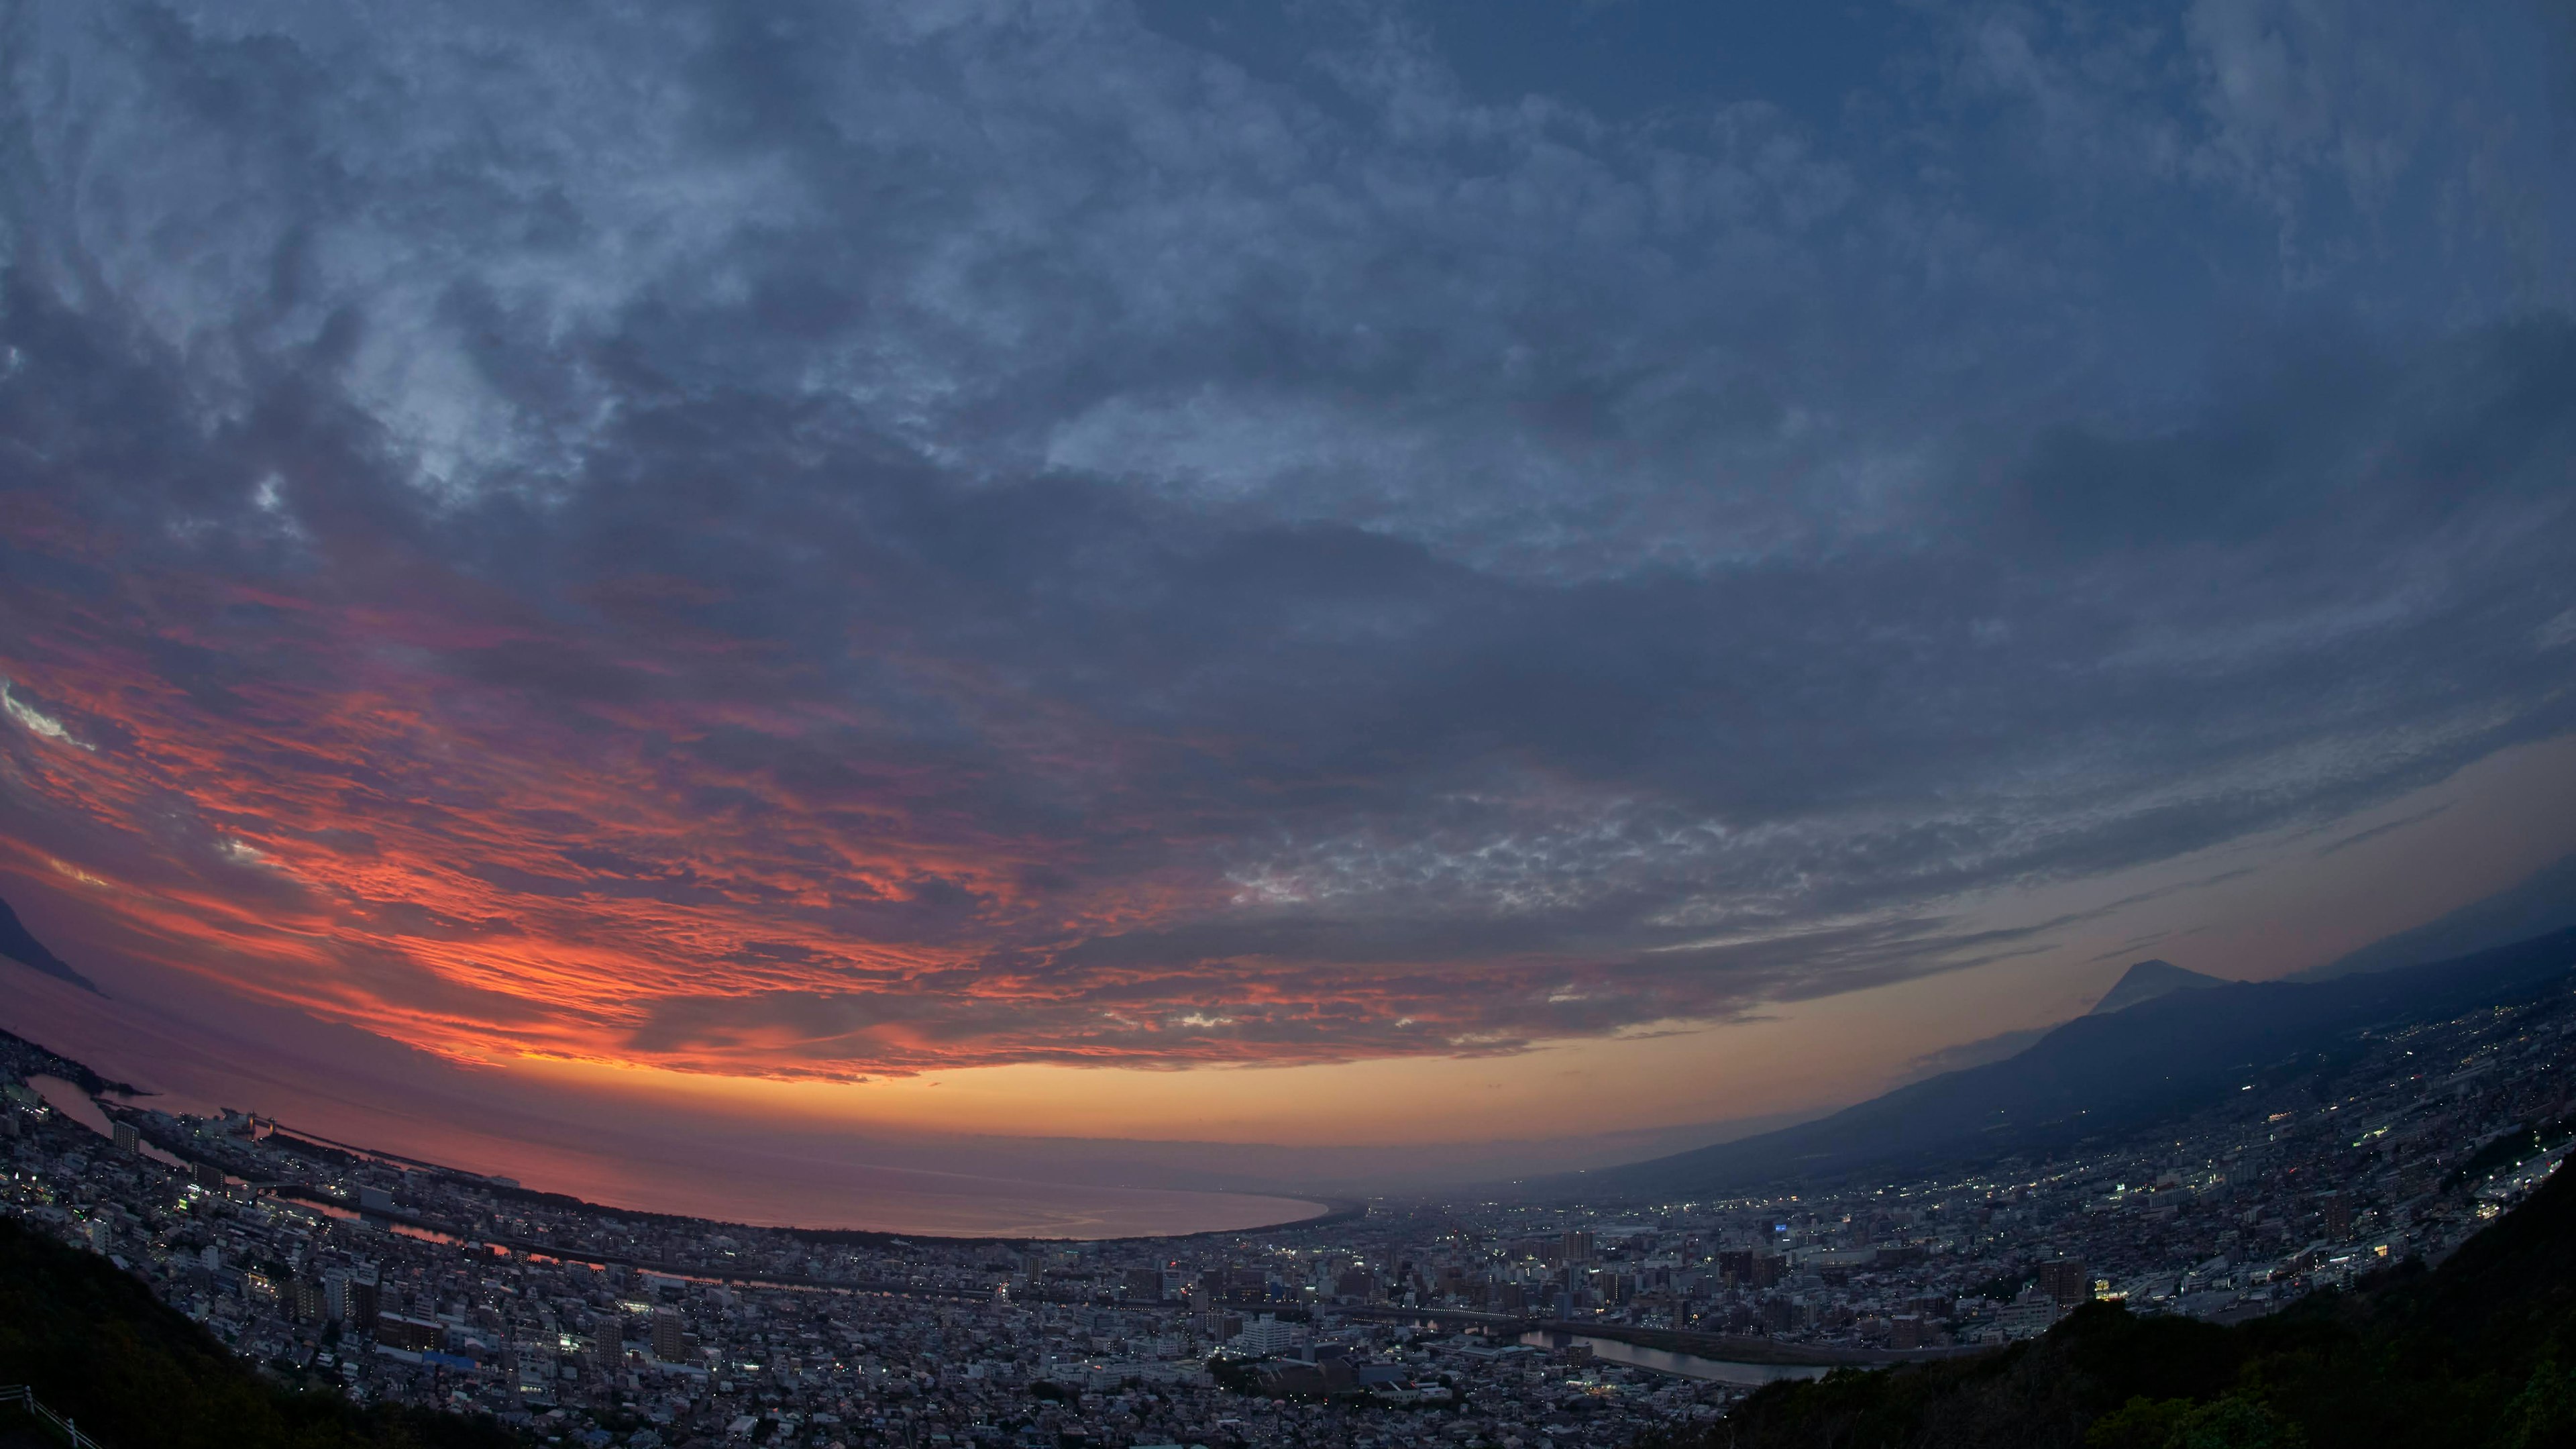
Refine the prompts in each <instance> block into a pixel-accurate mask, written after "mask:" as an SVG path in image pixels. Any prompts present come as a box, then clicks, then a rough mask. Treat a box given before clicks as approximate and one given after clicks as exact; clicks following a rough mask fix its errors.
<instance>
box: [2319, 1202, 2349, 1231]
mask: <svg viewBox="0 0 2576 1449" xmlns="http://www.w3.org/2000/svg"><path fill="white" fill-rule="evenodd" d="M2321 1207H2322V1209H2323V1211H2324V1213H2325V1219H2326V1236H2327V1237H2329V1238H2332V1239H2334V1240H2336V1241H2337V1242H2341V1241H2342V1240H2343V1239H2345V1238H2349V1237H2351V1236H2352V1199H2351V1198H2348V1197H2346V1196H2344V1195H2343V1194H2342V1193H2339V1192H2330V1193H2327V1194H2326V1199H2325V1202H2324V1203H2323V1204H2321Z"/></svg>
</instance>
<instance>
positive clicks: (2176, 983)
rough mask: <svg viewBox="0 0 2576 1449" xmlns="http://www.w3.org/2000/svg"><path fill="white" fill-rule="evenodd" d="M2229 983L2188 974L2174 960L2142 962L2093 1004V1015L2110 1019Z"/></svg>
mask: <svg viewBox="0 0 2576 1449" xmlns="http://www.w3.org/2000/svg"><path fill="white" fill-rule="evenodd" d="M2226 984H2227V982H2226V981H2225V980H2224V979H2223V978H2220V977H2216V976H2203V975H2201V974H2200V973H2199V972H2197V971H2186V970H2184V969H2183V968H2181V967H2180V966H2176V965H2175V964H2174V963H2172V962H2171V961H2141V962H2139V963H2138V964H2137V965H2135V966H2132V967H2130V968H2129V969H2128V972H2127V974H2125V975H2123V976H2122V977H2121V978H2120V979H2119V980H2118V981H2117V982H2116V983H2114V984H2113V985H2112V987H2111V990H2110V992H2109V993H2108V994H2106V995H2105V996H2103V998H2102V999H2101V1000H2100V1001H2097V1002H2095V1003H2093V1011H2092V1014H2093V1015H2095V1016H2108V1015H2110V1014H2111V1013H2112V1012H2115V1011H2126V1010H2128V1009H2129V1008H2130V1007H2132V1006H2135V1005H2137V1004H2138V1003H2139V1002H2141V1001H2153V1000H2155V999H2156V998H2157V997H2159V996H2171V995H2172V994H2174V993H2175V992H2177V991H2204V990H2207V989H2208V988H2210V987H2212V986H2225V985H2226Z"/></svg>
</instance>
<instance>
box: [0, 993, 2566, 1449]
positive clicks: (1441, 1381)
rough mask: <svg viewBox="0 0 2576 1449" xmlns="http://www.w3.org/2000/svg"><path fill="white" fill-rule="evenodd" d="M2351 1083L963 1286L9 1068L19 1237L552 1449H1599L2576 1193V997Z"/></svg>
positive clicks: (2275, 1301)
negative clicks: (2079, 1135) (2108, 1143)
mask: <svg viewBox="0 0 2576 1449" xmlns="http://www.w3.org/2000/svg"><path fill="white" fill-rule="evenodd" d="M2361 1048H2362V1049H2361V1050H2360V1052H2359V1053H2358V1054H2357V1055H2356V1056H2354V1057H2352V1058H2350V1059H2348V1060H2345V1061H2341V1062H2338V1063H2336V1064H2335V1065H2334V1067H2333V1069H2332V1070H2331V1071H2327V1072H2322V1073H2316V1074H2310V1075H2306V1076H2301V1077H2296V1078H2293V1079H2290V1080H2287V1081H2278V1082H2273V1083H2269V1084H2267V1085H2266V1086H2265V1087H2264V1089H2262V1090H2260V1091H2257V1090H2255V1089H2254V1088H2252V1087H2250V1086H2249V1087H2248V1088H2247V1089H2246V1090H2245V1091H2244V1092H2242V1093H2239V1094H2237V1098H2236V1099H2235V1100H2230V1101H2228V1102H2227V1103H2226V1104H2225V1105H2224V1107H2223V1108H2220V1109H2218V1110H2211V1111H2204V1112H2200V1113H2196V1114H2194V1115H2192V1116H2190V1117H2188V1118H2186V1119H2183V1120H2181V1121H2178V1122H2174V1123H2171V1124H2167V1125H2165V1126H2163V1127H2161V1128H2160V1129H2159V1130H2157V1131H2156V1132H2155V1133H2154V1135H2153V1136H2152V1137H2151V1138H2138V1139H2134V1140H2130V1141H2125V1142H2122V1143H2119V1144H2118V1145H2117V1146H2115V1147H2109V1148H2105V1149H2101V1150H2096V1151H2092V1152H2088V1153H2084V1154H2082V1155H2069V1156H2067V1157H2064V1158H2062V1159H2052V1160H2048V1161H2041V1162H2033V1161H2027V1160H2014V1161H2006V1162H2000V1163H1994V1164H1988V1165H1985V1166H1984V1167H1982V1168H1981V1169H1979V1170H1977V1171H1974V1172H1963V1173H1961V1174H1959V1175H1955V1176H1948V1177H1936V1178H1926V1179H1919V1180H1910V1181H1899V1182H1887V1183H1876V1182H1873V1183H1869V1184H1866V1185H1862V1184H1845V1185H1843V1186H1841V1187H1839V1188H1832V1187H1816V1188H1811V1189H1809V1190H1806V1191H1801V1192H1794V1193H1783V1194H1780V1195H1775V1196H1770V1197H1763V1198H1745V1199H1733V1200H1720V1201H1710V1202H1684V1203H1644V1202H1636V1203H1615V1204H1613V1203H1581V1202H1577V1203H1540V1202H1513V1201H1502V1200H1497V1201H1487V1202H1442V1203H1425V1202H1404V1201H1397V1200H1379V1201H1373V1202H1369V1203H1365V1204H1352V1205H1349V1206H1347V1207H1345V1208H1344V1209H1343V1210H1341V1211H1339V1212H1336V1213H1334V1214H1331V1215H1329V1216H1328V1217H1327V1218H1325V1219H1322V1220H1318V1221H1314V1222H1310V1223H1305V1224H1299V1225H1292V1226H1288V1227H1283V1228H1277V1229H1272V1230H1267V1231H1260V1232H1252V1233H1243V1234H1210V1235H1201V1236H1198V1237H1191V1238H1178V1239H1145V1240H1127V1241H1107V1242H1026V1241H1020V1242H1012V1241H985V1242H965V1241H938V1240H925V1241H906V1240H904V1239H901V1238H895V1237H891V1236H888V1235H883V1234H863V1233H804V1232H796V1231H792V1230H778V1229H758V1228H747V1227H741V1226H737V1225H726V1224H720V1223H707V1222H694V1221H687V1220H677V1219H668V1218H654V1217H649V1216H637V1215H621V1214H619V1213H616V1212H614V1211H611V1210H609V1209H604V1208H598V1207H593V1206H590V1205H586V1204H580V1203H577V1202H573V1201H570V1200H566V1199H561V1198H553V1197H549V1196H547V1195H544V1194H541V1193H534V1192H530V1191H527V1190H525V1189H522V1188H520V1187H519V1186H518V1185H517V1184H514V1183H509V1182H505V1181H495V1180H491V1179H486V1178H480V1177H476V1176H474V1175H471V1174H464V1173H457V1172H452V1171H446V1170H442V1169H438V1168H435V1167H432V1166H429V1165H427V1164H411V1163H405V1162H402V1161H399V1160H389V1159H384V1158H381V1157H374V1156H370V1155H367V1154H364V1153H362V1152H356V1151H351V1150H348V1149H345V1148H342V1147H339V1146H337V1145H334V1144H329V1143H324V1142H320V1141H317V1140H313V1139H310V1138H306V1137H301V1136H299V1135H297V1134H296V1133H295V1132H294V1131H293V1130H292V1129H291V1127H287V1126H281V1125H279V1124H276V1123H273V1122H267V1121H262V1120H259V1119H255V1118H251V1117H247V1116H243V1115H240V1114H227V1115H224V1116H220V1117H210V1118H191V1117H181V1116H173V1115H171V1114H168V1113H166V1112H161V1111H156V1110H154V1109H152V1108H151V1107H150V1105H149V1099H148V1098H141V1099H135V1100H132V1101H126V1100H121V1099H119V1098H118V1097H116V1096H115V1095H113V1094H110V1095H107V1096H106V1097H105V1099H104V1102H103V1103H101V1102H94V1101H93V1099H92V1098H91V1097H89V1096H88V1095H87V1094H84V1093H82V1092H81V1090H80V1089H79V1088H78V1087H77V1086H75V1085H74V1081H73V1079H74V1078H77V1077H80V1076H84V1075H86V1072H85V1069H83V1068H81V1067H80V1066H78V1065H77V1064H74V1063H70V1062H66V1061H63V1060H60V1059H57V1058H55V1057H53V1056H52V1055H51V1054H49V1053H46V1052H44V1051H42V1050H41V1049H38V1048H35V1047H32V1046H29V1045H27V1044H25V1043H22V1042H18V1041H16V1040H15V1039H12V1040H11V1041H10V1042H9V1044H8V1048H7V1050H8V1060H7V1063H6V1067H7V1075H8V1077H9V1087H8V1096H9V1102H10V1107H11V1110H10V1111H9V1113H8V1115H7V1118H6V1121H7V1124H8V1131H9V1134H10V1138H11V1141H10V1143H9V1154H10V1155H9V1175H8V1178H7V1193H6V1212H7V1213H8V1214H10V1215H11V1216H14V1217H16V1218H18V1219H19V1220H21V1221H22V1222H25V1223H28V1224H31V1225H34V1226H37V1227H38V1228H39V1229H40V1230H41V1231H43V1232H45V1233H47V1234H49V1235H51V1236H54V1237H56V1238H58V1239H60V1240H61V1241H63V1242H65V1243H68V1244H71V1245H73V1246H76V1247H79V1248H81V1249H84V1250H86V1251H89V1252H92V1253H97V1254H102V1255H105V1256H107V1257H108V1258H109V1259H110V1260H111V1261H112V1262H114V1263H115V1264H116V1266H117V1267H119V1268H120V1269H122V1270H124V1271H126V1272H129V1273H132V1274H134V1275H136V1276H137V1277H139V1278H141V1279H142V1280H143V1281H145V1282H146V1283H148V1284H150V1285H151V1287H152V1290H153V1291H154V1293H155V1294H156V1295H157V1296H159V1297H160V1298H161V1299H162V1300H163V1301H164V1302H166V1303H168V1304H170V1305H171V1306H172V1307H174V1308H176V1309H178V1310H180V1311H181V1312H183V1313H185V1314H186V1315H187V1316H188V1317H190V1318H192V1319H194V1320H196V1321H197V1322H199V1323H201V1324H203V1325H205V1326H206V1327H207V1328H208V1329H210V1330H212V1331H213V1332H214V1333H215V1334H216V1335H217V1336H218V1337H219V1338H220V1339H221V1340H222V1341H223V1342H224V1343H225V1344H226V1345H227V1346H229V1347H230V1349H231V1350H232V1351H233V1352H234V1353H235V1354H237V1355H239V1356H240V1357H241V1358H243V1359H244V1360H247V1361H249V1362H251V1363H254V1364H257V1365H259V1366H261V1367H262V1368H263V1369H265V1370H268V1371H271V1372H274V1373H276V1374H278V1375H280V1376H282V1377H283V1378H284V1379H285V1380H287V1381H289V1382H293V1383H298V1384H304V1385H317V1384H318V1385H322V1386H325V1387H327V1388H331V1389H336V1390H337V1391H339V1392H342V1393H345V1394H347V1395H348V1396H350V1397H351V1398H353V1399H356V1400H360V1401H370V1400H393V1401H398V1402H404V1403H410V1404H415V1405H420V1406H424V1407H433V1408H442V1409H449V1410H455V1411H459V1412H463V1413H468V1414H486V1415H490V1416H492V1417H494V1418H495V1419H497V1420H499V1421H500V1422H502V1423H504V1424H507V1425H511V1426H514V1427H516V1428H519V1429H521V1430H523V1431H525V1432H527V1433H529V1434H531V1435H533V1436H535V1437H536V1438H538V1439H539V1440H541V1441H542V1442H546V1443H564V1444H583V1445H608V1444H625V1445H631V1446H635V1449H653V1446H658V1445H670V1446H718V1445H723V1444H728V1443H742V1442H749V1441H752V1440H757V1441H758V1442H761V1443H764V1444H782V1445H812V1446H816V1449H827V1446H836V1445H837V1446H841V1449H857V1446H861V1445H903V1446H907V1449H918V1446H923V1445H958V1446H968V1445H1046V1446H1058V1445H1064V1446H1076V1445H1086V1444H1088V1445H1103V1446H1107V1445H1116V1446H1120V1449H1124V1446H1128V1445H1152V1444H1163V1443H1171V1444H1201V1445H1207V1446H1210V1449H1217V1446H1225V1445H1272V1444H1316V1445H1334V1446H1341V1445H1350V1446H1359V1449H1381V1446H1390V1445H1398V1444H1413V1443H1422V1442H1440V1443H1451V1444H1457V1445H1462V1446H1502V1449H1517V1446H1536V1445H1544V1444H1583V1445H1603V1446H1608V1445H1617V1444H1624V1443H1627V1442H1629V1441H1631V1440H1633V1439H1635V1438H1637V1437H1639V1436H1640V1435H1642V1434H1644V1433H1647V1432H1649V1431H1653V1430H1671V1429H1674V1428H1677V1427H1688V1426H1691V1425H1695V1424H1702V1423H1706V1422H1709V1421H1711V1420H1714V1419H1716V1418H1718V1417H1720V1416H1723V1415H1724V1414H1725V1413H1726V1412H1727V1410H1728V1408H1729V1406H1730V1405H1732V1404H1734V1403H1736V1402H1739V1401H1740V1400H1741V1399H1742V1398H1743V1396H1744V1395H1745V1394H1747V1393H1748V1392H1750V1391H1751V1390H1752V1389H1753V1388H1755V1387H1758V1386H1759V1385H1761V1384H1763V1383H1766V1382H1769V1381H1771V1380H1773V1379H1777V1378H1807V1377H1814V1376H1817V1375H1819V1374H1822V1373H1825V1372H1829V1371H1831V1369H1832V1368H1834V1367H1838V1366H1842V1367H1852V1366H1867V1365H1886V1364H1892V1363H1901V1362H1906V1361H1924V1360H1927V1359H1931V1358H1935V1357H1939V1356H1945V1355H1956V1354H1962V1353H1974V1352H1978V1351H1981V1350H1982V1349H1984V1348H1987V1347H1990V1346H1993V1345H1998V1344H2003V1343H2007V1342H2011V1341H2018V1340H2024V1339H2028V1338H2031V1337H2034V1336H2036V1335H2038V1334H2041V1333H2043V1332H2045V1331H2046V1330H2047V1329H2048V1328H2049V1327H2050V1326H2051V1325H2052V1324H2054V1323H2055V1322H2057V1321H2058V1320H2059V1319H2060V1318H2062V1317H2063V1316H2064V1315H2065V1314H2066V1313H2067V1312H2069V1311H2070V1310H2072V1309H2073V1308H2075V1307H2076V1306H2078V1305H2079V1304H2082V1303H2085V1302H2089V1301H2093V1300H2097V1299H2109V1300H2116V1301H2119V1302H2121V1303H2122V1304H2124V1305H2125V1306H2126V1307H2127V1308H2128V1309H2129V1310H2130V1311H2132V1312H2135V1313H2141V1314H2176V1315H2187V1316H2190V1317H2194V1318H2200V1319H2206V1320H2212V1321H2217V1322H2233V1321H2244V1320H2246V1319H2248V1318H2252V1317H2255V1316H2259V1315H2263V1314H2266V1313H2269V1312H2273V1311H2275V1310H2278V1309H2280V1308H2282V1307H2285V1306H2287V1305H2289V1304H2290V1303H2292V1302H2293V1301H2295V1300H2298V1299H2300V1298H2302V1297H2304V1296H2306V1295H2309V1294H2312V1293H2315V1292H2317V1291H2319V1290H2321V1289H2329V1288H2341V1287H2346V1286H2349V1285H2350V1284H2352V1283H2353V1282H2354V1281H2355V1280H2356V1279H2357V1278H2360V1277H2363V1276H2366V1275H2368V1274H2371V1273H2373V1272H2374V1271H2377V1270H2380V1269H2384V1268H2389V1267H2393V1266H2395V1265H2397V1264H2400V1263H2404V1262H2406V1261H2407V1260H2410V1259H2412V1260H2421V1261H2424V1262H2428V1263H2438V1262H2439V1261H2441V1260H2442V1259H2443V1258H2445V1257H2447V1256H2448V1255H2449V1254H2450V1253H2451V1252H2452V1251H2454V1250H2455V1249H2456V1248H2457V1247H2458V1246H2459V1245H2460V1244H2461V1242H2462V1241H2464V1240H2465V1239H2466V1238H2467V1237H2468V1236H2469V1235H2471V1234H2473V1233H2475V1232H2477V1231H2478V1230H2479V1228H2480V1227H2481V1226H2483V1225H2484V1224H2485V1223H2486V1222H2488V1221H2489V1220H2491V1219H2493V1218H2494V1217H2496V1216H2497V1215H2499V1214H2500V1213H2502V1212H2504V1211H2506V1210H2508V1209H2510V1208H2511V1207H2512V1206H2514V1205H2515V1204H2516V1203H2517V1202H2519V1201H2520V1200H2521V1199H2522V1198H2524V1197H2525V1196H2527V1195H2528V1194H2529V1193H2530V1192H2531V1191H2532V1190H2533V1189H2534V1188H2536V1187H2537V1186H2538V1185H2539V1184H2540V1183H2541V1182H2542V1181H2544V1180H2545V1179H2546V1178H2547V1177H2548V1176H2549V1175H2550V1174H2551V1173H2552V1172H2554V1171H2555V1170H2556V1169H2557V1167H2558V1165H2559V1162H2560V1160H2561V1158H2562V1157H2563V1155H2564V1154H2565V1153H2566V1152H2567V1151H2568V1146H2569V1144H2568V1142H2567V1140H2566V1138H2567V1136H2568V1134H2567V1133H2566V1132H2565V1131H2564V1130H2563V1129H2559V1130H2557V1131H2556V1132H2554V1133H2553V1134H2552V1135H2554V1136H2555V1137H2556V1138H2557V1139H2558V1140H2556V1141H2554V1142H2549V1143H2546V1144H2544V1143H2543V1142H2542V1141H2541V1140H2540V1139H2539V1138H2538V1137H2536V1136H2535V1135H2534V1133H2533V1127H2532V1124H2535V1123H2548V1124H2555V1123H2559V1122H2562V1121H2563V1120H2565V1119H2566V1118H2567V1116H2568V1113H2569V1110H2570V1107H2571V1084H2576V1075H2571V1070H2570V1069H2571V1067H2576V994H2571V992H2570V991H2569V990H2568V989H2567V987H2566V986H2565V985H2563V984H2562V985H2561V986H2560V987H2559V988H2558V989H2556V990H2555V991H2554V992H2552V993H2551V994H2550V995H2549V996H2548V997H2546V998H2544V999H2543V1000H2541V1001H2540V1002H2538V1003H2536V1004H2530V1005H2524V1006H2519V1007H2514V1008H2491V1009H2484V1010H2480V1011H2477V1012H2475V1013H2472V1014H2469V1015H2465V1016H2461V1017H2457V1018H2454V1019H2450V1020H2444V1021H2438V1022H2430V1023H2425V1024H2421V1025H2417V1026H2413V1027H2410V1028H2408V1029H2405V1030H2401V1031H2395V1032H2389V1033H2386V1034H2381V1035H2375V1036H2372V1037H2370V1038H2369V1039H2367V1040H2366V1041H2365V1042H2363V1043H2361ZM30 1080H33V1081H35V1082H36V1083H37V1085H35V1086H30V1085H27V1083H28V1082H29V1081H30ZM102 1106H104V1109H105V1110H104V1111H103V1112H102V1111H101V1107H102ZM102 1126H103V1127H104V1128H105V1129H106V1131H105V1132H104V1133H102V1132H101V1131H100V1130H99V1128H100V1127H102Z"/></svg>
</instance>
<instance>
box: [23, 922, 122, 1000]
mask: <svg viewBox="0 0 2576 1449" xmlns="http://www.w3.org/2000/svg"><path fill="white" fill-rule="evenodd" d="M0 956H6V957H8V958H9V959H10V960H12V961H15V962H17V963H18V964H19V965H21V966H24V967H26V968H27V969H28V970H30V971H41V972H43V973H44V974H46V975H47V976H51V977H54V978H56V979H58V980H63V981H68V982H70V983H71V984H73V985H74V986H77V987H79V988H81V989H82V990H83V991H88V992H93V993H95V994H97V995H100V996H104V995H106V994H107V993H106V992H103V991H100V990H99V989H98V987H97V986H96V985H95V984H93V983H92V982H91V981H90V979H89V978H88V977H86V976H83V975H82V974H80V973H79V972H77V971H74V970H73V969H72V968H71V967H69V966H68V965H65V964H64V962H63V958H62V957H60V956H57V955H55V954H54V953H53V952H51V951H48V950H46V949H45V943H44V942H42V941H39V940H37V939H36V938H35V937H34V936H33V935H32V934H30V933H29V932H28V930H27V928H26V927H25V926H24V925H22V924H20V923H19V920H18V913H17V912H16V911H13V910H11V909H9V903H8V902H7V901H0Z"/></svg>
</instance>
